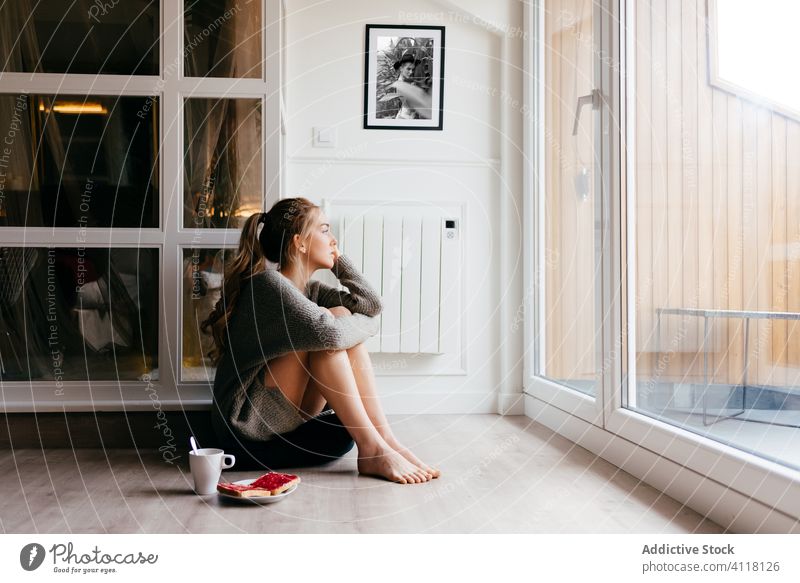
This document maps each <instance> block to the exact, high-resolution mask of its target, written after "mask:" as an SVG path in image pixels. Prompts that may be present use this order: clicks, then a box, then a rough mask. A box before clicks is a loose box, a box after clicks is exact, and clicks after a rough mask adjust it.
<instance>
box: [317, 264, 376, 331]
mask: <svg viewBox="0 0 800 583" xmlns="http://www.w3.org/2000/svg"><path fill="white" fill-rule="evenodd" d="M331 271H332V272H333V274H334V275H335V276H336V277H337V278H338V279H339V281H340V282H341V283H342V284H343V285H345V286H346V287H347V289H348V290H349V292H346V291H344V290H338V289H334V288H332V287H331V286H329V285H326V284H324V283H322V282H321V281H316V280H314V281H312V282H310V283H309V286H311V287H312V294H315V295H316V300H317V304H319V305H320V306H323V307H325V308H333V307H335V306H344V307H345V308H347V309H349V310H350V311H351V312H353V314H365V315H367V316H377V315H378V314H380V313H381V311H382V310H383V305H382V304H381V296H380V294H379V293H378V292H377V291H376V290H375V288H373V287H372V285H370V283H369V281H368V280H367V278H366V277H364V276H363V275H362V274H361V272H360V271H359V270H358V268H357V267H356V266H355V264H354V263H353V261H352V260H351V259H350V258H349V257H348V256H347V255H344V254H342V255H339V258H338V259H337V260H336V263H335V264H334V266H333V268H331ZM313 288H316V291H314V290H313ZM312 297H313V295H312Z"/></svg>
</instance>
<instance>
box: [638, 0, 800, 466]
mask: <svg viewBox="0 0 800 583" xmlns="http://www.w3.org/2000/svg"><path fill="white" fill-rule="evenodd" d="M628 4H629V7H630V8H631V10H632V12H631V13H630V14H629V16H628V23H629V26H628V27H627V34H628V35H629V39H628V41H629V42H628V43H627V45H628V47H629V51H630V54H629V55H628V65H629V66H628V68H627V71H628V77H627V79H628V81H627V100H626V101H627V102H626V103H625V112H624V114H625V117H626V119H627V121H628V124H629V133H628V138H629V140H628V164H627V179H628V201H627V203H628V204H627V208H628V213H629V219H630V220H629V238H628V244H629V245H628V267H629V272H628V274H629V278H628V283H629V285H628V296H627V298H628V302H629V305H630V306H631V307H632V310H631V312H630V313H631V314H632V316H633V320H634V322H633V323H632V324H633V325H632V326H631V327H630V332H631V338H632V341H631V342H630V344H629V351H630V356H629V363H630V365H629V372H630V373H631V374H629V375H628V379H629V385H628V386H627V387H626V389H627V390H626V391H625V392H624V393H623V395H624V402H625V405H626V406H627V407H628V408H629V409H633V410H635V411H638V412H640V413H643V414H645V415H648V416H650V417H655V418H657V419H659V420H661V421H665V422H667V423H670V424H673V425H676V426H678V427H680V428H682V429H686V430H689V431H691V432H694V433H698V434H701V435H703V436H706V437H709V438H711V439H714V440H716V441H719V442H721V443H725V444H727V445H731V446H733V447H735V448H738V449H740V450H743V451H747V452H751V453H754V454H756V455H759V456H761V457H763V458H767V459H770V460H774V461H777V462H779V463H782V464H786V465H789V466H792V467H795V468H800V431H798V428H800V322H798V320H800V253H798V249H800V227H799V225H800V162H798V160H800V97H798V94H797V93H796V91H795V92H794V93H793V92H792V91H790V89H791V86H792V84H795V85H794V86H795V87H796V80H793V79H788V80H787V79H785V77H786V72H785V71H784V70H782V69H781V67H780V66H777V63H779V62H780V60H781V59H785V58H787V56H788V55H789V53H790V51H789V49H790V48H791V45H792V43H794V44H795V45H796V41H794V40H792V37H791V35H786V34H783V35H782V34H780V29H781V25H780V23H781V22H787V23H788V22H792V18H791V17H792V16H793V15H794V14H795V13H796V12H797V8H796V7H795V6H794V4H795V3H792V2H782V1H777V0H774V1H769V2H766V3H764V6H763V10H752V9H751V5H749V3H746V2H713V1H708V2H707V1H706V0H653V1H651V2H636V3H634V2H629V3H628ZM759 6H760V5H759ZM720 9H722V10H720ZM787 26H788V25H787ZM787 30H788V29H787ZM743 34H744V35H746V36H747V38H748V39H750V40H752V41H758V39H762V40H764V39H768V38H771V37H773V36H774V37H775V38H772V40H771V41H770V42H763V43H762V42H753V43H747V44H748V48H747V49H746V52H747V53H753V51H755V52H757V53H758V52H759V51H760V53H759V54H760V57H759V58H760V61H761V66H760V67H755V68H754V67H753V66H752V58H748V59H740V58H739V56H740V52H741V49H740V48H739V46H737V45H740V44H741V42H740V41H737V42H734V41H733V40H732V39H734V38H741V37H742V36H743ZM751 44H752V45H753V46H752V47H751V46H750V45H751ZM781 44H783V45H784V49H783V50H782V49H781V48H780V47H781ZM767 63H775V66H773V65H770V66H766V64H767ZM709 66H710V67H711V70H709ZM723 74H724V77H722V75H723ZM787 85H788V89H787V90H786V91H782V88H784V86H787ZM792 96H794V97H792Z"/></svg>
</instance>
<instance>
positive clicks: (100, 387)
mask: <svg viewBox="0 0 800 583" xmlns="http://www.w3.org/2000/svg"><path fill="white" fill-rule="evenodd" d="M0 388H2V389H3V390H2V391H1V392H0V412H5V413H32V412H34V411H36V412H38V413H45V412H59V413H61V412H80V411H152V410H153V409H161V410H164V411H181V410H187V411H189V410H192V411H201V410H206V409H210V408H211V391H210V388H209V387H207V386H203V385H189V386H184V387H182V388H181V390H180V393H178V392H177V391H176V390H175V388H170V387H166V386H151V387H149V388H147V386H146V385H144V384H141V383H140V384H138V385H129V386H125V387H120V386H118V385H117V386H114V385H110V384H108V383H96V384H95V383H93V384H92V386H91V387H89V386H88V385H87V384H83V383H75V384H72V386H69V387H65V388H64V390H63V391H61V392H59V393H58V394H56V393H55V391H54V390H53V389H52V388H47V387H37V388H35V389H34V390H32V389H31V388H30V387H25V386H22V385H21V384H16V385H14V386H11V385H6V386H0ZM380 400H381V404H382V405H383V409H384V411H385V412H386V414H387V415H392V414H395V415H429V414H445V415H469V414H486V413H493V414H498V413H499V414H501V415H524V414H525V408H524V401H523V399H522V394H521V393H518V394H507V393H506V394H499V393H497V392H494V391H486V392H456V393H451V392H448V393H445V392H441V393H410V392H409V393H394V394H382V395H380Z"/></svg>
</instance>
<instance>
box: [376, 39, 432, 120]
mask: <svg viewBox="0 0 800 583" xmlns="http://www.w3.org/2000/svg"><path fill="white" fill-rule="evenodd" d="M364 53H365V55H364V57H365V58H364V61H365V62H364V129H400V130H441V129H442V111H443V105H444V27H443V26H405V25H389V24H368V25H367V31H366V50H365V51H364Z"/></svg>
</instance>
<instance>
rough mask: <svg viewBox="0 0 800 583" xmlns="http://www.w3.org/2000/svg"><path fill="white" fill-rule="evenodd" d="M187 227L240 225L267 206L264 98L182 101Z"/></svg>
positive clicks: (229, 226) (232, 226)
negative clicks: (262, 136)
mask: <svg viewBox="0 0 800 583" xmlns="http://www.w3.org/2000/svg"><path fill="white" fill-rule="evenodd" d="M184 121H185V123H184V135H185V138H184V144H185V145H184V159H183V168H184V173H183V174H184V213H183V226H184V227H185V228H203V227H213V228H224V229H238V228H241V226H242V224H244V221H245V219H247V217H249V216H250V215H251V214H252V213H254V212H257V211H260V210H261V209H262V207H263V204H262V198H263V192H264V184H263V181H262V178H261V177H262V166H263V157H262V140H261V100H260V99H187V100H186V101H185V103H184Z"/></svg>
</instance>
